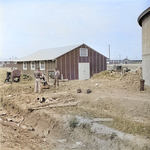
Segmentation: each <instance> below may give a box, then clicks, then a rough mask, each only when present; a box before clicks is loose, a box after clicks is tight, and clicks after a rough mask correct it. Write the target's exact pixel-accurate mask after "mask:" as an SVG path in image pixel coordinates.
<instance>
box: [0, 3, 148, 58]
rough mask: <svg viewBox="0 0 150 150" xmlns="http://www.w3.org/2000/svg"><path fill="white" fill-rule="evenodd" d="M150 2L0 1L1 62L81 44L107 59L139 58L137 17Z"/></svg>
mask: <svg viewBox="0 0 150 150" xmlns="http://www.w3.org/2000/svg"><path fill="white" fill-rule="evenodd" d="M148 7H150V1H149V0H0V58H10V57H12V56H13V57H18V58H21V57H24V56H27V55H29V54H31V53H33V52H35V51H38V50H40V49H46V48H53V47H61V46H69V45H76V44H82V43H85V44H87V45H88V46H90V47H91V48H93V49H95V50H97V51H98V52H100V53H101V54H103V55H105V56H107V57H108V56H109V54H108V45H109V44H110V50H111V54H110V57H111V59H114V58H119V57H121V58H125V57H126V56H128V58H142V28H141V27H140V26H139V25H138V22H137V18H138V16H139V15H140V14H141V13H142V12H143V11H144V10H145V9H147V8H148Z"/></svg>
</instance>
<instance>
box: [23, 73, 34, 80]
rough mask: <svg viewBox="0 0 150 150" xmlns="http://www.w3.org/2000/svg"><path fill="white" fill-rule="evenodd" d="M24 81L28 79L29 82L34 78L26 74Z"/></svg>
mask: <svg viewBox="0 0 150 150" xmlns="http://www.w3.org/2000/svg"><path fill="white" fill-rule="evenodd" d="M22 79H28V81H30V80H32V77H31V76H29V75H26V74H23V75H22Z"/></svg>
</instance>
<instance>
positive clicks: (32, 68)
mask: <svg viewBox="0 0 150 150" xmlns="http://www.w3.org/2000/svg"><path fill="white" fill-rule="evenodd" d="M33 63H34V67H33V66H32V65H33ZM31 70H35V61H31Z"/></svg>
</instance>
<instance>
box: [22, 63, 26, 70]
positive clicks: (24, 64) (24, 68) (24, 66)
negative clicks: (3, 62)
mask: <svg viewBox="0 0 150 150" xmlns="http://www.w3.org/2000/svg"><path fill="white" fill-rule="evenodd" d="M23 70H27V62H23Z"/></svg>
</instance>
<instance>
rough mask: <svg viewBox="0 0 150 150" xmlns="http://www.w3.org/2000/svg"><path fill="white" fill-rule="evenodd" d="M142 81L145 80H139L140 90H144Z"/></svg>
mask: <svg viewBox="0 0 150 150" xmlns="http://www.w3.org/2000/svg"><path fill="white" fill-rule="evenodd" d="M144 82H145V80H143V79H141V80H140V91H144Z"/></svg>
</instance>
